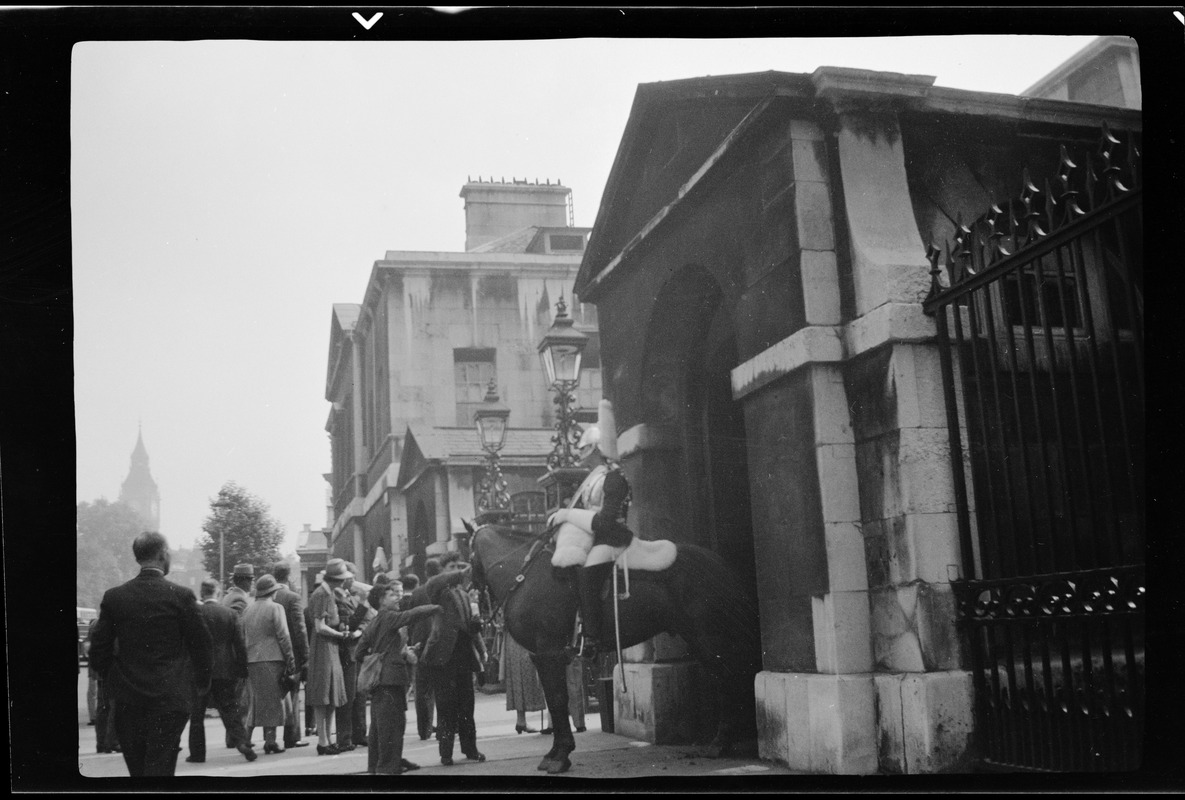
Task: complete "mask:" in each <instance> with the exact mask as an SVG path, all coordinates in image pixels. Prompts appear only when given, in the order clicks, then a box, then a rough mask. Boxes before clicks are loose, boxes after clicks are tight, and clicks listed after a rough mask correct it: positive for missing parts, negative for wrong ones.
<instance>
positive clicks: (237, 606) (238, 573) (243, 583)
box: [222, 564, 255, 617]
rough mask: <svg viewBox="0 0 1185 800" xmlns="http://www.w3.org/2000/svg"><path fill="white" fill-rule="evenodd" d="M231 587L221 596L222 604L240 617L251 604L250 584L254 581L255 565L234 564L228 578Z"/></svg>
mask: <svg viewBox="0 0 1185 800" xmlns="http://www.w3.org/2000/svg"><path fill="white" fill-rule="evenodd" d="M230 582H231V587H230V588H229V589H227V590H226V594H225V595H224V596H223V598H222V605H224V606H228V607H230V608H231V609H233V610H234V612H235V613H236V614H238V615H239V616H240V617H241V616H243V612H244V611H246V610H247V606H249V605H251V586H252V585H253V584H254V583H255V567H253V566H251V565H250V564H235V569H234V574H233V575H231V578H230Z"/></svg>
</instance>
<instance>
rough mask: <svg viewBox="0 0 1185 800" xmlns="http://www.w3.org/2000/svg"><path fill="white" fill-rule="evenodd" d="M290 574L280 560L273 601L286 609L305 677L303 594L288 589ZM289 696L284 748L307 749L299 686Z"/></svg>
mask: <svg viewBox="0 0 1185 800" xmlns="http://www.w3.org/2000/svg"><path fill="white" fill-rule="evenodd" d="M290 573H291V568H290V567H289V566H288V562H287V561H277V562H276V563H275V564H274V565H273V566H272V577H273V578H275V579H276V585H277V586H278V587H279V588H277V589H276V593H275V594H274V595H273V596H272V599H273V600H275V601H276V602H277V603H279V604H280V605H281V606H282V607H283V609H284V618H285V619H287V620H288V635H289V636H291V637H292V654H293V655H294V656H295V658H296V674H297V675H302V676H303V675H304V674H305V670H306V669H307V668H308V662H309V637H308V635H307V634H306V633H305V623H304V602H303V601H302V600H301V599H300V595H298V594H297V593H296V592H294V591H292V589H291V588H290V587H289V586H288V576H289V574H290ZM289 696H290V697H291V699H292V704H291V705H290V706H289V707H287V708H286V709H285V712H284V713H285V718H284V749H288V748H290V747H308V744H309V743H308V742H306V741H303V740H302V738H301V728H300V684H299V683H298V684H297V686H296V688H295V689H293V690H292V694H291V695H289Z"/></svg>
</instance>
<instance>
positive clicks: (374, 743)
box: [356, 581, 440, 775]
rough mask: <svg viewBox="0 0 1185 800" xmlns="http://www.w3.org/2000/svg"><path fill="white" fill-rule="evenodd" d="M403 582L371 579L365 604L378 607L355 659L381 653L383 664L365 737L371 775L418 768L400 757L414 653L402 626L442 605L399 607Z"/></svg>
mask: <svg viewBox="0 0 1185 800" xmlns="http://www.w3.org/2000/svg"><path fill="white" fill-rule="evenodd" d="M402 596H403V584H402V583H401V582H399V581H387V582H385V583H379V582H378V581H376V582H375V585H374V588H372V589H371V590H370V594H369V596H368V597H367V603H368V604H369V605H370V607H372V608H377V609H379V611H378V614H377V615H376V616H375V618H374V619H373V620H372V621H371V623H370V624H369V625H368V626H367V627H366V629H365V630H364V631H363V633H362V638H361V640H360V641H359V642H358V652H357V654H356V655H357V658H358V660H359V661H362V660H363V659H364V658H365V657H366V656H367V654H369V653H380V654H381V656H380V660H381V662H382V666H381V668H380V672H379V679H378V685H376V686H375V687H374V688H373V690H372V691H371V695H370V696H371V715H370V720H371V721H370V734H369V736H368V737H367V739H368V740H369V742H370V746H369V748H368V750H367V754H366V757H367V772H369V773H370V774H372V775H399V774H400V773H403V772H408V771H410V770H414V769H419V765H417V764H413V763H412V762H411V761H408V760H407V759H405V758H404V757H403V736H404V733H405V731H406V729H407V687H408V684H409V683H410V681H411V669H412V666H413V665H414V664H415V663H416V656H415V654H414V652H413V651H411V650H409V649H408V647H407V638H406V636H405V634H404V630H403V629H404V626H406V625H409V624H411V623H413V622H415V621H416V620H417V619H421V618H424V619H427V618H431V617H432V616H434V615H436V614H438V613H440V606H435V605H422V606H416V607H415V608H412V609H410V610H406V611H405V610H402V609H401V608H400V605H399V601H400V600H401V599H402Z"/></svg>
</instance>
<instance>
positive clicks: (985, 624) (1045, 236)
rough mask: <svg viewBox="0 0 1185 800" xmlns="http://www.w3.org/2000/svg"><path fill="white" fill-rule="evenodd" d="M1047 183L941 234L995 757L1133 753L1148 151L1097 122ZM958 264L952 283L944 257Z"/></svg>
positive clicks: (979, 679)
mask: <svg viewBox="0 0 1185 800" xmlns="http://www.w3.org/2000/svg"><path fill="white" fill-rule="evenodd" d="M1044 183H1045V188H1044V190H1043V191H1042V190H1040V189H1038V188H1037V186H1036V185H1035V183H1034V182H1033V181H1032V180H1031V179H1030V175H1029V173H1028V171H1027V170H1026V171H1025V173H1024V178H1023V182H1022V192H1021V195H1020V197H1019V198H1017V199H1016V200H1013V201H1011V202H1009V203H1006V204H993V205H992V207H991V209H990V211H989V212H988V213H987V214H986V215H984V216H983V217H981V218H980V219H978V220H977V221H975V222H974V223H972V224H970V225H963V224H962V222H961V221H958V222H957V223H956V227H957V233H956V238H955V243H954V246H953V247H949V246H948V247H947V248H946V250H945V264H944V267H945V270H944V269H943V268H942V267H940V261H941V260H942V255H943V254H942V253H940V252H939V251H938V250H937V249H936V248H934V247H931V248H930V252H929V260H930V263H931V278H932V280H931V291H930V295H929V297H928V298H927V299H926V301H925V305H924V308H925V310H926V313H928V314H931V315H934V316H935V318H936V323H937V327H938V341H939V345H940V358H941V363H942V371H943V380H944V388H945V394H946V406H947V421H948V427H949V429H950V443H951V450H952V464H953V468H954V479H955V490H956V501H957V511H958V522H959V533H960V539H961V543H962V551H963V570H962V576H961V579H960V580H957V581H955V582H954V590H955V593H956V597H957V598H958V603H959V605H958V617H959V624H960V628H961V629H962V630H963V632H964V633H965V634H966V636H967V645H968V648H969V653H970V656H971V661H972V669H973V677H974V679H975V682H976V694H977V706H978V712H979V715H978V718H979V733H980V736H981V742H982V744H983V750H984V758H985V760H986V761H987V762H988V763H991V764H998V765H1002V766H1008V767H1011V768H1025V769H1043V770H1059V771H1060V770H1095V769H1108V770H1114V769H1120V768H1124V767H1134V766H1137V765H1138V764H1139V754H1140V743H1139V742H1140V728H1141V724H1142V720H1143V700H1142V697H1143V695H1142V687H1143V678H1142V671H1143V637H1144V634H1143V595H1144V579H1143V564H1144V531H1145V511H1144V499H1145V490H1144V373H1143V358H1144V355H1143V351H1144V346H1143V339H1144V334H1143V313H1144V299H1143V236H1142V195H1141V190H1140V175H1139V151H1138V147H1137V145H1136V143H1135V141H1134V137H1128V141H1127V142H1126V143H1124V142H1121V141H1120V140H1119V139H1117V138H1116V137H1115V136H1114V135H1112V134H1111V132H1110V131H1108V130H1107V129H1106V128H1104V130H1103V133H1102V136H1101V140H1100V143H1099V146H1098V149H1097V151H1096V153H1095V154H1094V156H1093V157H1092V156H1090V155H1087V156H1086V157H1081V156H1071V154H1070V153H1069V152H1068V150H1067V149H1066V148H1065V147H1064V146H1063V147H1062V148H1061V153H1060V160H1059V163H1058V165H1057V169H1056V172H1055V174H1054V175H1053V176H1052V178H1051V179H1050V180H1047V181H1045V182H1044ZM944 271H945V274H946V276H947V283H946V285H943V283H942V280H941V277H942V275H943V272H944Z"/></svg>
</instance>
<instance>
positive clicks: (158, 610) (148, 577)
mask: <svg viewBox="0 0 1185 800" xmlns="http://www.w3.org/2000/svg"><path fill="white" fill-rule="evenodd" d="M132 553H133V555H134V556H135V557H136V561H138V562H139V564H140V574H139V575H137V576H136V577H135V578H132V579H131V580H130V581H128V582H127V583H125V584H123V585H121V586H116V587H114V588H112V589H108V590H107V592H106V593H105V594H104V595H103V601H102V603H101V604H100V606H99V622H98V623H97V624H96V629H95V635H94V638H93V641H92V643H91V653H90V657H91V658H92V659H94V661H95V668H96V669H97V670H98V671H99V675H100V676H102V677H103V680H104V681H106V682H107V688H109V689H110V692H111V696H112V699H113V700H114V702H115V709H116V713H115V728H116V731H117V732H118V734H119V743H120V745H121V747H122V748H123V758H124V762H125V763H126V764H127V767H128V774H130V775H131V776H132V777H134V778H135V777H141V776H161V775H167V776H172V775H173V774H175V772H176V769H177V754H178V753H179V752H180V751H181V748H180V746H179V744H180V741H181V731H182V730H184V729H185V722H186V720H188V719H189V710H190V706H191V703H192V702H193V692H194V686H195V685H196V686H197V687H198V689H199V690H200V691H201V692H202V693H203V694H204V693H205V692H207V691H208V690H209V688H208V687H209V684H210V663H211V657H212V652H211V651H212V642H211V639H210V630H209V628H207V627H206V622H205V620H204V619H203V618H202V615H201V612H200V611H199V610H198V602H197V598H196V597H194V596H193V592H192V591H190V590H189V589H187V588H185V587H184V586H180V585H178V584H175V583H171V582H169V581H166V580H165V575H167V574H168V573H169V544H168V542H167V541H166V539H165V537H164V536H162V535H161V534H159V533H157V532H155V531H147V532H145V533H142V534H140V535H139V536H137V537H136V539H135V541H133V542H132ZM191 680H192V682H193V685H191V683H190V681H191Z"/></svg>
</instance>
